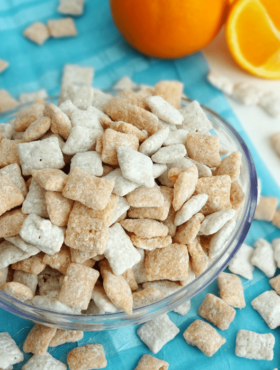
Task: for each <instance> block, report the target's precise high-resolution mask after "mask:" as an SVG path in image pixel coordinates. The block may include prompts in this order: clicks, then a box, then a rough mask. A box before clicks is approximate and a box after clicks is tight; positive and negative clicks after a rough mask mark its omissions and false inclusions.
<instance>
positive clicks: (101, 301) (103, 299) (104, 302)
mask: <svg viewBox="0 0 280 370" xmlns="http://www.w3.org/2000/svg"><path fill="white" fill-rule="evenodd" d="M92 299H93V301H94V303H95V304H96V306H97V307H98V308H99V309H100V310H103V311H104V312H110V313H115V312H119V311H120V310H119V308H118V307H117V306H115V305H114V304H113V302H111V300H110V299H109V297H108V296H107V294H106V292H105V290H104V288H103V286H97V285H95V287H94V289H93V292H92Z"/></svg>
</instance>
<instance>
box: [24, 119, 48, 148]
mask: <svg viewBox="0 0 280 370" xmlns="http://www.w3.org/2000/svg"><path fill="white" fill-rule="evenodd" d="M50 126H51V120H50V118H49V117H41V118H38V119H37V120H36V121H34V122H32V123H31V125H30V126H29V127H28V128H27V129H26V131H25V132H24V134H23V138H22V139H23V141H25V142H30V141H35V140H38V139H40V138H41V137H42V136H43V135H44V134H45V133H46V132H47V131H48V130H49V128H50Z"/></svg>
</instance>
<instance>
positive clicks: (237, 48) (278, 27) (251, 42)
mask: <svg viewBox="0 0 280 370" xmlns="http://www.w3.org/2000/svg"><path fill="white" fill-rule="evenodd" d="M226 39H227V44H228V47H229V49H230V51H231V53H232V56H233V57H234V59H235V60H236V62H237V63H238V64H239V65H240V66H241V67H242V68H244V69H245V70H247V71H248V72H250V73H252V74H254V75H256V76H259V77H263V78H271V79H273V78H274V79H276V78H280V1H279V0H239V1H236V2H235V3H234V4H233V6H232V8H231V10H230V14H229V17H228V19H227V23H226Z"/></svg>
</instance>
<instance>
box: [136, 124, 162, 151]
mask: <svg viewBox="0 0 280 370" xmlns="http://www.w3.org/2000/svg"><path fill="white" fill-rule="evenodd" d="M168 133H169V128H162V129H160V130H158V131H157V132H156V133H155V134H153V135H152V136H150V137H149V138H148V139H147V140H145V141H144V142H143V143H142V144H141V145H140V148H139V151H140V152H141V153H143V154H145V155H147V156H151V155H153V154H154V153H155V152H156V151H157V150H159V149H160V147H161V146H162V144H163V142H164V140H165V139H166V138H167V136H168Z"/></svg>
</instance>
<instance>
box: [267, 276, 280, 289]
mask: <svg viewBox="0 0 280 370" xmlns="http://www.w3.org/2000/svg"><path fill="white" fill-rule="evenodd" d="M269 284H270V285H271V286H272V288H273V289H274V290H275V291H276V293H277V294H279V293H280V275H277V276H275V278H273V279H270V280H269Z"/></svg>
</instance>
